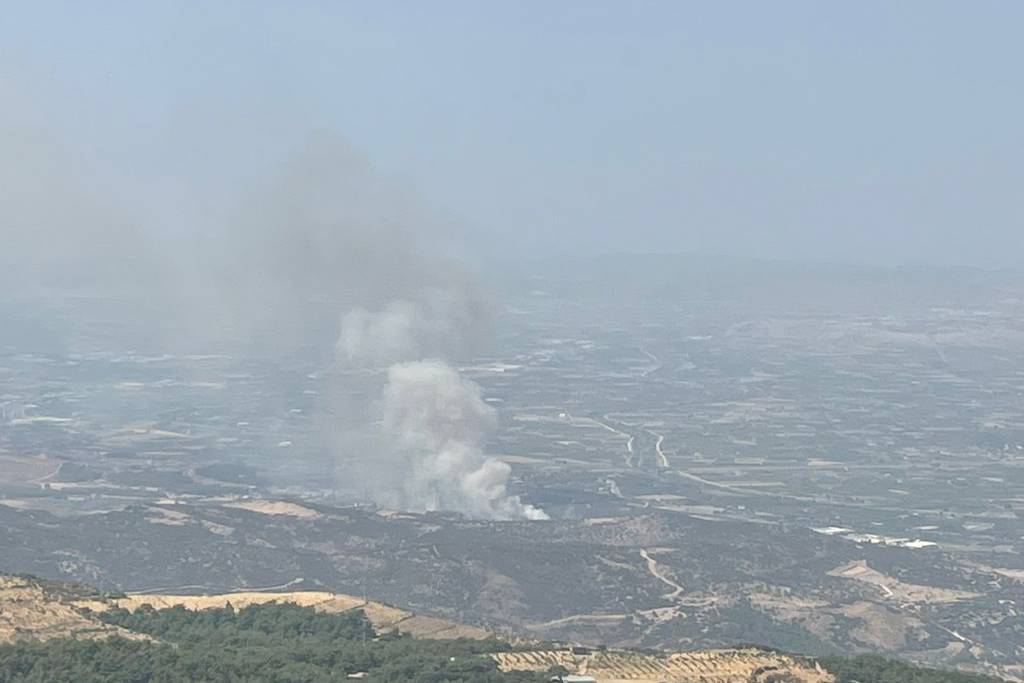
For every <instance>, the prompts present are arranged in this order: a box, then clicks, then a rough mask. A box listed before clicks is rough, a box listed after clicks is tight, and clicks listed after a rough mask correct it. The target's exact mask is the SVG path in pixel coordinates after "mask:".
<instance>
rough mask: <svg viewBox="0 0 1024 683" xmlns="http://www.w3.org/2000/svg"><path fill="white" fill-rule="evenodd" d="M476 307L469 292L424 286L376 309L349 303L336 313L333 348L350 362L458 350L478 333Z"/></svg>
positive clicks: (381, 361)
mask: <svg viewBox="0 0 1024 683" xmlns="http://www.w3.org/2000/svg"><path fill="white" fill-rule="evenodd" d="M482 309H483V305H482V303H481V302H480V301H479V299H478V298H477V297H476V296H475V293H474V292H462V291H460V290H458V289H455V288H451V287H449V288H442V287H428V288H426V289H425V290H424V291H423V292H421V293H419V294H418V295H417V298H416V299H415V300H413V299H397V300H394V301H391V302H390V303H388V304H387V305H385V306H384V307H383V308H381V309H380V310H379V311H376V312H372V311H368V310H366V309H365V308H355V309H353V310H351V311H349V312H348V313H347V314H345V315H344V316H343V317H342V319H341V332H340V334H339V335H338V343H337V352H338V355H339V357H340V358H341V360H343V361H344V362H346V363H347V364H349V365H355V366H381V365H388V364H390V363H397V362H400V361H405V360H416V359H419V358H438V357H447V356H450V355H454V354H459V353H462V352H464V351H465V350H466V349H467V348H468V347H469V346H470V345H471V344H472V342H473V341H474V340H475V338H476V337H477V336H478V334H479V333H478V330H477V329H476V328H478V327H479V326H480V321H481V320H482V318H483V317H484V315H483V310H482Z"/></svg>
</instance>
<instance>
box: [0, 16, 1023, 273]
mask: <svg viewBox="0 0 1024 683" xmlns="http://www.w3.org/2000/svg"><path fill="white" fill-rule="evenodd" d="M3 16H4V20H3V22H0V79H2V80H0V97H2V98H3V99H4V100H6V101H7V105H6V106H7V107H8V108H9V109H13V110H15V111H17V112H20V115H21V116H22V117H23V118H25V119H28V120H31V121H32V122H33V125H34V126H36V127H37V129H38V130H40V131H41V133H40V134H42V135H44V136H49V137H51V138H52V139H53V140H55V141H59V142H58V143H57V144H59V145H61V146H62V147H67V149H68V150H70V151H71V152H72V153H73V154H74V155H75V156H76V157H77V158H79V159H81V160H82V164H83V167H84V168H90V169H94V170H95V172H96V173H97V174H99V175H100V176H103V177H107V178H109V179H111V180H110V181H109V182H110V183H113V184H117V185H119V186H122V187H124V188H125V192H130V193H132V194H133V195H135V196H137V197H138V199H137V200H136V201H139V202H143V203H151V204H152V205H153V206H154V207H165V208H164V209H163V210H160V209H158V210H156V211H154V213H161V215H163V216H164V217H165V221H166V222H168V223H173V222H174V221H187V220H190V219H189V212H188V211H180V212H178V211H176V210H175V209H174V208H173V207H175V206H177V205H178V202H177V199H179V198H181V197H185V196H188V197H205V198H206V199H205V201H208V202H210V203H212V204H216V202H217V197H219V196H221V195H225V194H228V193H230V191H231V188H232V187H234V186H237V185H240V184H245V183H249V182H252V181H253V180H254V179H257V178H259V177H260V176H262V175H265V174H267V173H272V172H273V169H274V168H275V167H276V166H279V165H280V164H281V163H283V161H284V160H285V159H286V158H287V157H288V155H289V154H290V153H291V152H292V151H293V150H294V149H295V148H296V146H298V145H299V144H301V141H302V140H304V139H306V138H307V136H308V135H309V134H310V133H311V132H315V131H325V130H326V131H332V132H336V133H338V134H340V135H342V136H344V137H345V138H346V139H347V140H349V142H350V143H351V144H352V145H353V146H354V147H355V148H356V149H357V150H359V152H361V153H362V154H363V155H365V156H366V157H367V158H368V159H369V160H370V161H371V162H372V163H373V164H374V165H375V166H376V167H377V168H378V169H379V170H380V171H381V172H382V173H384V174H386V175H388V176H391V177H393V178H394V179H395V180H396V181H397V182H399V183H401V184H403V185H406V186H409V187H412V188H414V189H415V191H416V192H417V193H418V194H419V195H421V196H422V197H423V198H424V199H425V200H426V201H427V202H428V203H430V204H431V205H433V206H434V207H436V209H437V211H438V212H440V213H443V214H444V215H446V216H449V217H450V218H451V220H452V221H454V222H456V223H457V224H459V225H460V226H463V227H464V229H465V230H466V231H467V232H468V233H469V234H470V236H471V239H472V240H473V241H475V242H476V243H478V244H480V245H482V246H484V247H485V248H489V249H492V250H496V251H500V252H502V253H505V254H514V255H540V254H546V253H555V254H562V253H575V252H583V253H608V252H620V251H636V252H651V251H686V252H707V253H721V254H734V255H740V256H764V257H771V258H795V259H801V260H826V261H833V260H837V261H853V262H872V263H954V264H967V265H983V266H1006V265H1016V264H1017V263H1018V262H1019V261H1020V256H1021V254H1024V209H1022V200H1021V197H1022V196H1024V193H1022V192H1021V188H1022V187H1024V133H1022V124H1021V123H1020V122H1021V121H1024V87H1022V86H1024V82H1022V81H1024V78H1022V73H1024V69H1022V67H1024V42H1022V41H1021V40H1020V30H1021V27H1022V26H1024V4H1022V3H1015V2H971V3H965V2H959V3H954V2H925V1H921V2H856V3H838V2H773V3H765V2H703V3H697V2H681V1H679V2H667V1H666V2H597V1H593V2H575V1H571V0H566V1H562V2H552V1H550V0H549V1H546V2H528V1H524V2H480V1H478V2H448V1H443V0H437V1H433V2H361V3H355V2H276V3H271V2H258V1H254V2H203V3H200V2H144V3H137V2H135V3H128V2H125V3H120V2H95V3H79V2H75V3H70V2H69V3H51V2H37V3H28V2H17V3H16V2H10V3H4V8H3ZM0 103H2V100H0ZM154 229H166V226H165V227H164V228H154Z"/></svg>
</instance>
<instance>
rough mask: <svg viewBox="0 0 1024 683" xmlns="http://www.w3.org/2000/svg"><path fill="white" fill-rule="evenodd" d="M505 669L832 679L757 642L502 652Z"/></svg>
mask: <svg viewBox="0 0 1024 683" xmlns="http://www.w3.org/2000/svg"><path fill="white" fill-rule="evenodd" d="M494 658H495V659H496V660H497V662H498V666H499V668H501V669H502V670H503V671H546V670H548V669H549V668H550V667H552V666H562V667H565V668H566V669H567V670H568V671H570V672H572V673H576V674H582V675H587V676H591V677H592V678H594V679H595V680H597V681H598V683H626V682H627V681H628V682H629V683H691V682H692V683H768V682H769V681H773V682H781V681H785V682H786V683H832V681H834V680H835V679H834V678H833V677H832V675H831V674H829V673H827V672H825V671H824V670H822V669H821V668H819V667H817V666H816V665H814V664H811V663H807V662H804V661H800V660H797V659H795V658H793V657H790V656H788V655H784V654H780V653H776V652H771V651H767V650H760V649H756V648H740V649H719V650H700V651H694V652H677V653H671V654H663V655H662V654H643V653H638V652H628V651H622V650H600V651H593V652H587V653H585V654H579V653H578V652H574V651H572V650H568V649H562V650H531V651H526V652H500V653H497V654H495V655H494Z"/></svg>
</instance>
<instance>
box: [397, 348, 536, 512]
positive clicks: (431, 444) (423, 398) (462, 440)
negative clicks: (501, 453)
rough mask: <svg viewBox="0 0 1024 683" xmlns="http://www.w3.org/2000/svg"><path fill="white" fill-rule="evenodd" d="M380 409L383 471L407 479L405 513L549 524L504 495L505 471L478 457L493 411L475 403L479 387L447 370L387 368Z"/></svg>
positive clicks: (422, 364) (427, 364) (426, 364)
mask: <svg viewBox="0 0 1024 683" xmlns="http://www.w3.org/2000/svg"><path fill="white" fill-rule="evenodd" d="M380 408H381V424H382V427H383V429H384V433H385V435H386V436H387V437H388V438H389V439H390V442H389V443H388V445H387V447H386V451H387V455H388V457H389V458H390V459H391V462H390V463H389V464H390V465H391V466H393V467H396V468H400V471H403V472H405V473H406V474H405V476H404V478H403V479H402V491H401V496H402V501H403V503H404V507H406V508H408V509H414V510H456V511H459V512H462V513H464V514H466V515H469V516H471V517H481V518H486V519H506V520H508V519H534V520H537V519H548V516H547V515H546V514H545V513H544V512H543V511H542V510H540V509H538V508H536V507H533V506H532V505H528V504H525V503H523V502H522V501H521V500H520V499H519V496H514V495H510V494H509V492H508V488H507V484H508V479H509V474H510V468H509V466H508V465H507V464H505V463H503V462H501V461H500V460H497V459H495V458H486V457H485V456H484V454H483V450H482V443H483V440H484V438H485V437H486V435H487V433H488V432H489V431H491V430H492V429H493V428H494V426H495V415H494V410H493V409H492V408H491V407H490V406H488V405H487V404H486V403H485V402H484V400H483V399H482V398H481V395H480V386H479V385H477V384H476V383H474V382H471V381H469V380H466V379H463V378H462V377H460V376H459V373H458V372H457V371H456V370H455V369H454V368H452V367H451V366H450V365H448V364H447V363H444V362H443V361H439V360H430V361H415V362H410V363H399V364H396V365H392V366H391V368H390V369H389V370H388V381H387V385H386V386H385V387H384V391H383V394H382V396H381V403H380Z"/></svg>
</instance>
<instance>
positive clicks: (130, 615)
mask: <svg viewBox="0 0 1024 683" xmlns="http://www.w3.org/2000/svg"><path fill="white" fill-rule="evenodd" d="M360 624H365V627H364V626H361V625H360ZM90 642H91V643H93V644H92V645H87V643H90ZM416 642H422V643H423V645H422V646H420V645H416V644H415V643H416ZM357 644H358V647H357ZM169 645H173V647H169ZM221 653H228V654H229V655H230V656H226V657H221V656H220V654H221ZM439 653H440V654H439ZM441 655H443V656H441ZM396 661H401V662H404V664H402V666H403V667H405V668H399V669H396V668H395V667H396V666H397V665H396V664H395V662H396ZM260 662H262V664H259V663H260ZM879 662H882V664H881V665H880V664H879ZM257 665H259V666H257ZM260 666H262V667H264V668H267V667H269V668H273V670H275V671H277V670H278V668H279V667H280V666H284V667H285V668H286V669H288V670H290V671H292V674H289V676H291V677H284V678H274V679H267V680H275V681H276V680H289V681H296V682H302V681H313V680H318V681H319V680H342V679H344V680H347V679H348V678H349V674H359V673H363V674H365V675H366V676H367V677H368V679H369V680H379V681H395V682H397V681H419V680H423V681H442V680H443V681H462V680H465V681H476V682H482V681H521V682H529V681H546V680H549V678H550V676H551V675H553V673H554V672H567V673H571V674H579V675H586V676H590V677H592V678H593V679H595V680H596V681H598V683H689V682H694V683H696V682H698V681H699V682H701V683H783V682H785V683H836V682H837V681H838V682H840V683H842V682H843V681H847V680H861V681H863V682H864V683H873V682H874V681H877V682H878V683H887V682H889V681H894V680H903V679H902V678H885V677H884V675H885V674H884V672H885V671H888V670H889V668H890V667H891V666H898V667H903V669H900V671H903V672H904V674H905V673H906V672H907V671H910V672H914V674H915V675H916V676H920V675H922V674H921V672H925V673H924V674H923V675H925V677H924V678H920V677H918V678H915V679H914V680H917V681H923V682H929V681H932V680H934V681H940V680H942V681H946V680H949V681H958V682H963V683H981V682H982V681H994V680H995V679H983V678H981V677H974V676H970V675H966V674H942V675H944V676H952V678H929V677H927V676H929V675H930V674H928V673H927V670H925V669H919V668H916V667H911V666H909V665H905V664H890V663H888V662H887V660H878V661H871V662H867V663H860V662H858V661H857V660H850V659H844V658H833V659H831V660H828V668H826V667H825V666H822V664H821V663H819V662H816V661H814V660H811V659H808V658H804V657H799V656H792V655H787V654H784V653H780V652H776V651H772V650H768V649H764V648H756V647H739V648H724V649H723V648H720V649H708V650H695V651H689V652H675V653H667V652H666V653H655V652H637V651H628V650H608V649H604V648H597V649H590V648H581V647H570V646H564V645H553V644H541V643H531V642H528V641H519V642H518V643H517V644H515V645H513V644H509V643H508V642H504V641H500V640H496V639H495V638H494V636H493V635H492V634H490V633H488V632H486V631H484V630H483V629H480V628H476V627H472V626H465V625H462V624H457V623H453V622H448V621H444V620H441V619H436V618H431V617H421V616H418V615H415V614H413V613H411V612H408V611H405V610H401V609H397V608H394V607H391V606H388V605H384V604H382V603H378V602H372V601H364V600H362V599H361V598H356V597H353V596H350V595H344V594H339V593H330V592H326V591H295V592H258V591H249V592H234V593H223V594H219V595H203V596H197V595H169V594H152V595H146V594H130V595H122V594H103V593H99V592H96V591H93V590H91V589H88V588H84V587H82V586H79V585H76V584H69V583H60V582H49V581H42V580H39V579H35V578H31V577H19V576H3V575H0V683H12V682H15V681H17V682H19V683H21V682H32V681H44V680H61V679H62V677H67V676H74V677H75V680H84V681H92V680H96V681H101V680H102V681H110V682H111V683H120V682H121V681H123V680H132V681H136V680H137V681H177V680H209V681H216V680H227V679H228V678H230V677H231V676H241V678H240V679H239V680H253V681H256V680H264V679H263V678H261V677H262V676H264V675H265V673H264V669H262V668H259V667H260ZM62 667H63V668H62ZM110 667H113V670H115V671H116V670H118V669H122V668H123V669H125V670H127V669H131V671H132V672H134V673H132V675H131V676H127V675H126V677H122V678H117V677H116V675H114V674H110V673H109V670H110ZM254 667H255V668H254ZM388 667H391V668H388ZM453 667H454V668H453ZM101 669H102V670H103V671H107V673H105V674H103V675H104V676H107V677H106V678H104V677H102V676H100V674H99V673H97V672H98V671H100V670H101ZM880 670H881V671H882V672H883V673H882V674H879V671H880ZM246 671H248V674H246V673H245V672H246ZM830 671H836V672H841V675H840V676H839V677H837V676H836V675H833V673H830ZM431 672H433V673H431ZM864 672H867V673H868V674H869V675H864ZM435 674H436V675H437V676H441V677H440V678H437V677H434V676H435ZM275 675H278V674H275ZM282 675H283V674H282ZM871 675H875V676H876V677H875V678H871V677H870V676H871ZM936 675H938V674H936ZM110 676H114V677H110ZM161 676H162V677H161ZM421 676H425V677H421ZM879 676H881V677H879Z"/></svg>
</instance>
